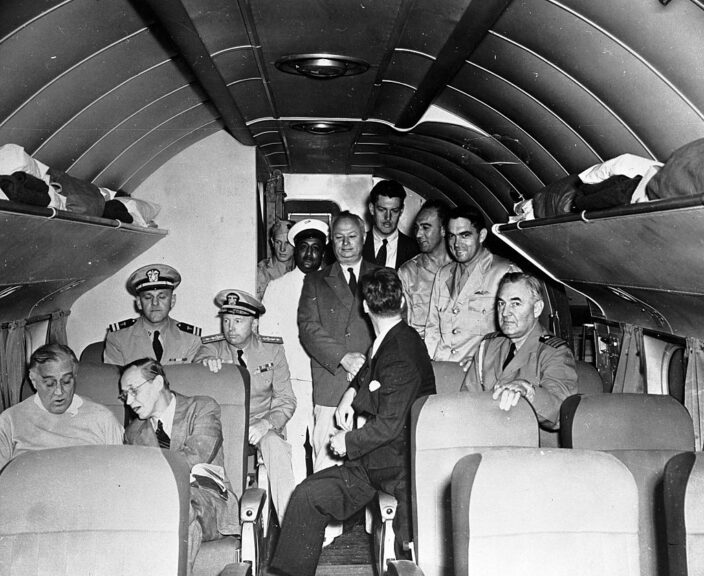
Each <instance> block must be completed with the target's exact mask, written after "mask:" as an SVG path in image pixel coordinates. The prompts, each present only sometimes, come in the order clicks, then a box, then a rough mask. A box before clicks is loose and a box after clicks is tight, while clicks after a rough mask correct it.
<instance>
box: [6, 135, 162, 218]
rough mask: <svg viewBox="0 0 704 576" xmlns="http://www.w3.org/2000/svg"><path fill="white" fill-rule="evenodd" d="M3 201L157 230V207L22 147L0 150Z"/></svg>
mask: <svg viewBox="0 0 704 576" xmlns="http://www.w3.org/2000/svg"><path fill="white" fill-rule="evenodd" d="M0 200H10V201H12V202H16V203H20V204H28V205H31V206H41V207H48V208H56V209H57V210H65V211H68V212H73V213H74V214H82V215H84V216H95V217H99V218H109V219H111V220H119V221H121V222H125V223H126V224H136V225H137V226H145V227H147V226H148V227H156V223H155V222H154V219H155V218H156V216H157V214H158V213H159V210H160V209H161V207H160V206H159V205H158V204H154V203H152V202H147V201H145V200H137V199H136V198H131V197H129V196H121V195H120V194H118V193H117V192H115V191H114V190H110V189H109V188H99V187H98V186H96V185H95V184H93V183H91V182H88V181H85V180H81V179H79V178H74V177H73V176H71V175H69V174H67V173H66V172H64V171H62V170H58V169H56V168H49V167H48V166H46V165H45V164H43V163H42V162H39V161H38V160H36V159H34V158H32V157H31V156H30V155H29V154H27V153H26V152H25V150H24V148H22V147H21V146H18V145H17V144H5V145H4V146H1V147H0Z"/></svg>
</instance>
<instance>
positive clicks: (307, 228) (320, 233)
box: [288, 218, 328, 246]
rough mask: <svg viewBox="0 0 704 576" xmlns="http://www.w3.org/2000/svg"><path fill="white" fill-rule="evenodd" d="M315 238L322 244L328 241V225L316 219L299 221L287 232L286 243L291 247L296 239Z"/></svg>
mask: <svg viewBox="0 0 704 576" xmlns="http://www.w3.org/2000/svg"><path fill="white" fill-rule="evenodd" d="M311 236H315V237H318V238H320V239H321V240H322V241H323V243H325V242H327V241H328V225H327V224H326V223H325V222H323V221H322V220H317V219H316V218H306V219H305V220H300V221H299V222H296V224H294V225H293V227H292V228H291V229H290V230H289V231H288V243H289V244H292V245H293V246H295V245H296V238H297V237H300V238H299V239H301V240H302V239H303V238H309V237H311Z"/></svg>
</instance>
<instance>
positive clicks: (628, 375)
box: [613, 324, 648, 394]
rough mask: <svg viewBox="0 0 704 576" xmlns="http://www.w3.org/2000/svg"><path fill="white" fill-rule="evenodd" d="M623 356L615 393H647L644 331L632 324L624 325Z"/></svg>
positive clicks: (619, 364) (618, 368) (620, 357)
mask: <svg viewBox="0 0 704 576" xmlns="http://www.w3.org/2000/svg"><path fill="white" fill-rule="evenodd" d="M621 331H622V334H623V339H622V341H621V355H620V356H619V359H618V367H617V368H616V377H615V378H614V388H613V393H615V394H623V393H628V392H635V393H641V394H643V393H645V392H646V390H647V382H648V375H647V372H646V365H645V356H644V355H643V329H642V328H640V327H639V326H632V325H631V324H622V325H621Z"/></svg>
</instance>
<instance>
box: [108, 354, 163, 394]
mask: <svg viewBox="0 0 704 576" xmlns="http://www.w3.org/2000/svg"><path fill="white" fill-rule="evenodd" d="M130 368H138V369H139V371H140V372H141V373H142V376H144V378H145V379H146V380H154V378H156V377H157V376H161V377H162V378H163V379H164V388H166V389H167V390H168V389H169V379H168V378H167V377H166V373H165V372H164V367H163V366H162V365H161V364H160V363H159V362H157V361H156V360H154V359H153V358H139V359H138V360H133V361H132V362H130V363H129V364H125V365H124V366H123V367H122V369H121V370H120V376H122V375H123V374H124V373H125V372H127V370H129V369H130Z"/></svg>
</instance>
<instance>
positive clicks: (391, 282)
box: [361, 268, 403, 316]
mask: <svg viewBox="0 0 704 576" xmlns="http://www.w3.org/2000/svg"><path fill="white" fill-rule="evenodd" d="M361 289H362V297H363V298H364V300H365V301H366V303H367V306H368V307H369V310H370V311H371V312H372V313H373V314H376V315H377V316H396V315H397V314H400V313H401V309H402V307H403V286H402V285H401V280H400V279H399V277H398V274H396V271H395V270H392V269H391V268H377V269H375V270H373V271H372V272H367V273H366V274H365V275H364V276H362V279H361Z"/></svg>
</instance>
